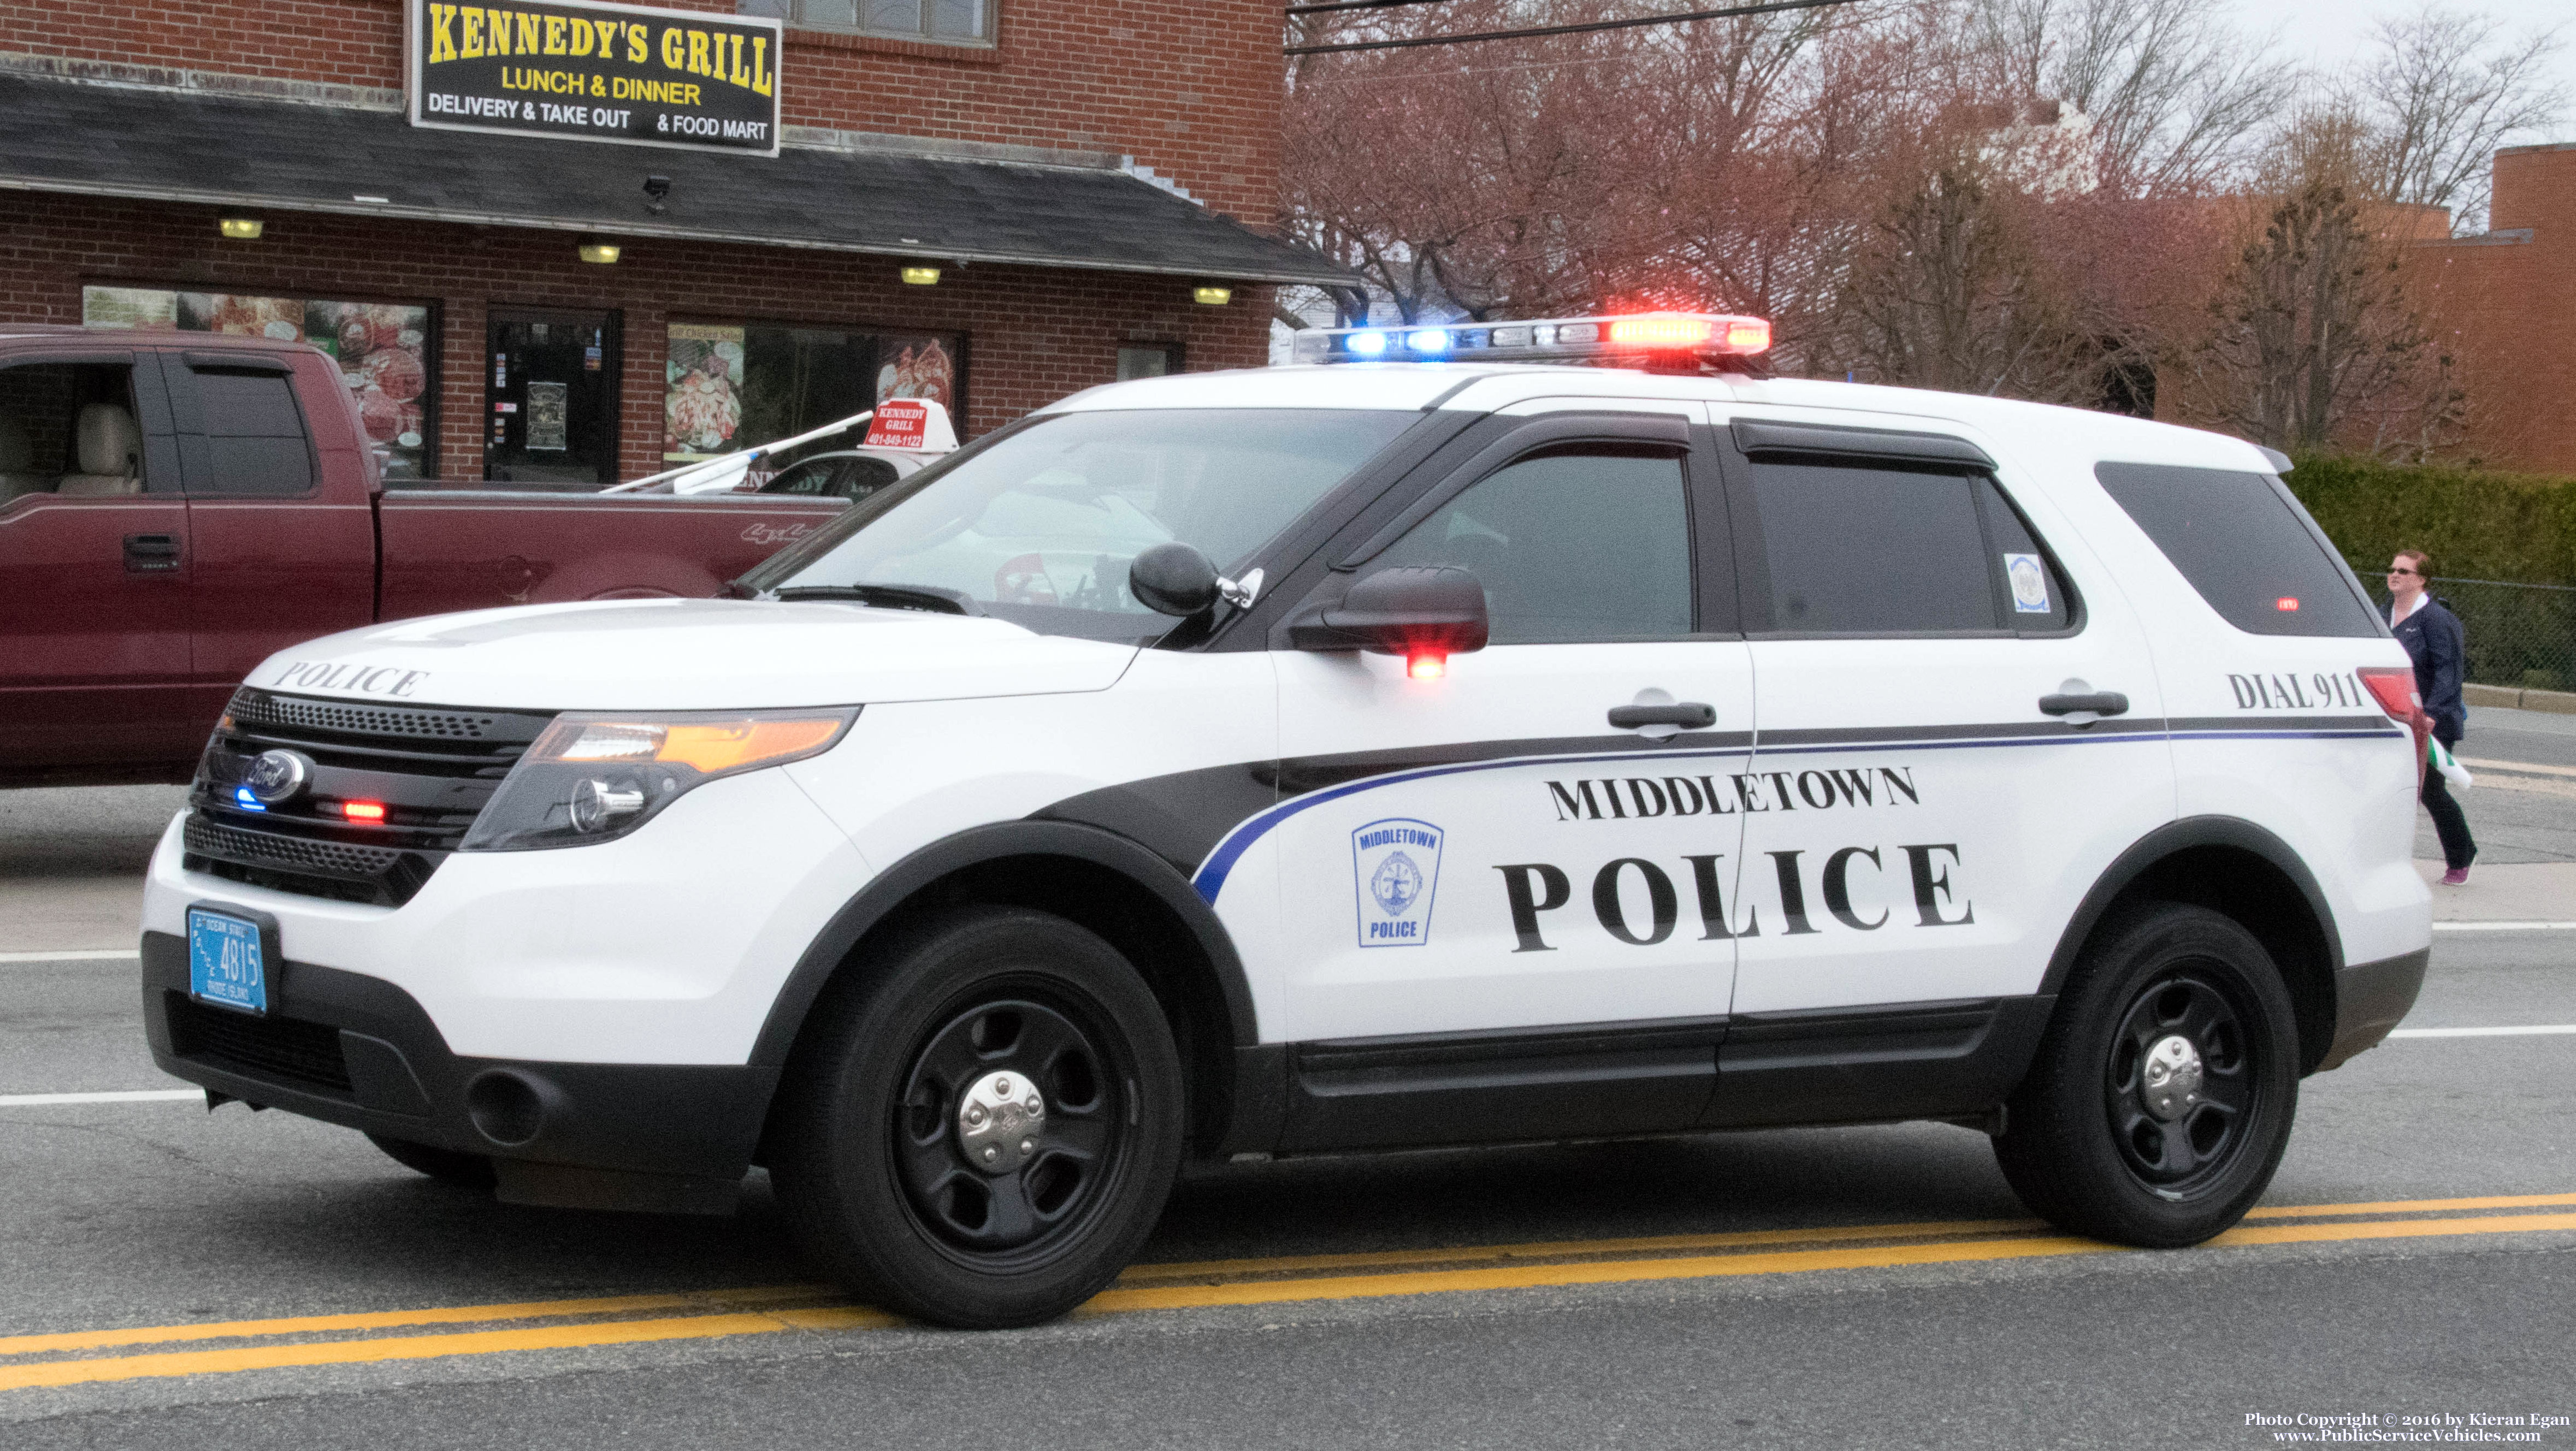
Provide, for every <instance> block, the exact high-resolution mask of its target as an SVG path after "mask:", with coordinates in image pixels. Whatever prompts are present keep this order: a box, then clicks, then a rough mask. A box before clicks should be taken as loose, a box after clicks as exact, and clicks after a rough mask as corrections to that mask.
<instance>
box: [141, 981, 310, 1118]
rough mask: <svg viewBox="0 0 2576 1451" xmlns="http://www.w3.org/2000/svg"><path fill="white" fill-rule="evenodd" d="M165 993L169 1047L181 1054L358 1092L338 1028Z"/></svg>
mask: <svg viewBox="0 0 2576 1451" xmlns="http://www.w3.org/2000/svg"><path fill="white" fill-rule="evenodd" d="M164 996H165V999H166V1001H167V1002H168V1005H169V1009H170V1051H171V1052H172V1053H175V1054H177V1055H178V1056H179V1057H181V1058H185V1059H188V1060H190V1061H191V1062H196V1063H203V1064H206V1065H207V1066H209V1067H213V1068H221V1069H224V1070H226V1071H228V1072H232V1073H238V1074H240V1075H242V1076H243V1077H245V1078H260V1079H266V1080H268V1081H270V1082H283V1083H287V1084H292V1085H293V1086H295V1087H297V1088H302V1089H308V1090H309V1089H319V1090H321V1091H323V1092H325V1093H341V1094H346V1093H354V1092H355V1090H354V1089H353V1088H351V1086H350V1084H349V1061H348V1059H347V1058H346V1057H344V1056H343V1055H342V1054H341V1052H340V1030H339V1029H337V1028H334V1027H331V1026H329V1025H328V1024H324V1023H306V1022H300V1021H298V1020H296V1019H294V1018H262V1017H253V1016H251V1015H250V1014H248V1013H237V1012H232V1011H230V1010H228V1009H225V1008H210V1007H207V1006H206V1005H205V1004H203V1003H200V1002H197V1001H196V1000H194V999H192V998H190V997H189V996H188V995H187V994H185V993H176V992H174V993H168V994H165V995H164Z"/></svg>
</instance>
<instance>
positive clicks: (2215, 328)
mask: <svg viewBox="0 0 2576 1451" xmlns="http://www.w3.org/2000/svg"><path fill="white" fill-rule="evenodd" d="M2374 155H2375V141H2374V137H2373V132H2372V128H2371V126H2370V124H2369V122H2368V121H2367V120H2366V119H2364V118H2363V117H2361V116H2360V115H2358V114H2356V113H2355V112H2354V111H2353V110H2351V109H2350V108H2348V107H2340V106H2329V107H2323V108H2319V109H2316V110H2313V111H2310V112H2308V113H2307V114H2305V115H2304V116H2302V117H2300V118H2299V119H2298V120H2297V121H2296V122H2295V123H2294V124H2293V125H2292V126H2291V127H2289V128H2288V129H2287V130H2286V131H2285V132H2284V133H2283V135H2282V137H2281V139H2280V141H2279V142H2278V144H2277V147H2276V153H2275V156H2274V159H2273V164H2272V166H2271V168H2270V170H2269V175H2268V177H2267V185H2266V187H2265V189H2264V195H2263V196H2262V197H2261V198H2259V199H2250V207H2249V211H2248V214H2247V231H2248V232H2249V233H2250V235H2248V236H2247V237H2246V238H2245V240H2244V241H2243V243H2242V245H2241V246H2240V248H2239V249H2238V251H2237V254H2236V258H2235V262H2234V265H2233V266H2232V267H2231V268H2230V269H2229V271H2228V273H2227V275H2226V277H2225V279H2224V281H2223V282H2222V284H2221V286H2220V288H2219V290H2218V293H2217V295H2216V296H2215V297H2214V298H2213V299H2212V301H2211V303H2210V313H2211V322H2212V327H2211V329H2210V332H2209V334H2208V336H2207V338H2206V339H2205V340H2204V341H2203V343H2202V345H2201V347H2200V348H2199V350H2198V352H2197V356H2196V361H2197V363H2198V364H2199V365H2200V372H2201V378H2202V382H2203V388H2202V392H2203V394H2204V395H2205V396H2206V398H2207V399H2208V400H2209V401H2210V403H2211V404H2213V405H2214V406H2215V408H2216V410H2217V411H2218V412H2219V413H2220V414H2221V415H2222V416H2223V418H2224V421H2226V422H2227V423H2229V424H2232V425H2233V426H2234V427H2236V428H2238V429H2240V430H2242V431H2243V432H2245V433H2246V434H2248V435H2250V436H2251V437H2253V438H2254V439H2256V440H2258V441H2260V442H2263V443H2268V444H2271V445H2273V446H2274V447H2276V448H2284V449H2291V448H2317V447H2321V446H2325V445H2329V444H2336V443H2343V444H2350V443H2354V442H2357V441H2359V440H2358V439H2356V438H2355V437H2354V436H2353V435H2354V433H2355V430H2356V429H2357V428H2365V429H2367V431H2369V432H2371V433H2372V434H2373V435H2374V437H2373V438H2372V439H2371V442H2372V443H2373V444H2374V445H2378V446H2381V447H2387V446H2390V445H2392V444H2398V443H2401V442H2411V445H2412V446H2411V447H2408V448H2407V451H2409V452H2418V453H2420V452H2423V451H2427V450H2429V449H2430V448H2431V447H2434V446H2437V444H2438V442H2439V435H2440V434H2441V432H2442V431H2443V427H2444V424H2445V422H2446V420H2450V419H2454V418H2456V416H2457V413H2458V409H2459V406H2460V404H2461V402H2462V400H2461V398H2460V395H2459V393H2458V391H2457V389H2456V387H2455V386H2454V384H2453V380H2452V376H2451V370H2450V368H2449V366H2448V365H2449V360H2448V359H2446V358H2442V357H2440V356H2438V355H2437V354H2435V352H2434V351H2433V348H2432V345H2431V339H2430V338H2429V336H2428V335H2427V333H2426V331H2425V329H2424V326H2423V324H2422V321H2421V319H2420V318H2419V317H2418V315H2417V312H2416V310H2415V307H2414V305H2413V302H2412V299H2410V298H2409V297H2408V296H2407V295H2406V294H2405V291H2404V288H2403V286H2402V285H2401V282H2402V276H2403V273H2402V263H2401V257H2402V249H2403V247H2404V246H2405V245H2406V242H2407V240H2408V237H2407V234H2406V231H2405V229H2404V228H2403V226H2402V225H2401V223H2402V221H2403V220H2404V219H2403V218H2402V217H2400V216H2398V215H2396V214H2394V213H2393V212H2392V211H2391V209H2390V208H2389V206H2388V205H2387V204H2386V203H2384V202H2379V201H2377V200H2375V199H2373V198H2372V197H2371V196H2370V194H2369V192H2368V191H2367V190H2366V186H2365V182H2366V178H2367V177H2368V175H2369V173H2370V171H2371V168H2372V166H2373V163H2374Z"/></svg>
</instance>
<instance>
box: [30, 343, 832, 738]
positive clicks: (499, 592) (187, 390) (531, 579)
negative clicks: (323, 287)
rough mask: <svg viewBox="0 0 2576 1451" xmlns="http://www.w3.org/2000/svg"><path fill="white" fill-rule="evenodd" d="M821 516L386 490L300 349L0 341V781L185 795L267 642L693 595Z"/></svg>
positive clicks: (669, 503)
mask: <svg viewBox="0 0 2576 1451" xmlns="http://www.w3.org/2000/svg"><path fill="white" fill-rule="evenodd" d="M844 507H845V504H844V501H842V500H840V499H836V498H828V497H824V498H818V497H797V496H764V495H758V494H715V495H709V496H705V497H696V498H691V497H674V496H671V495H668V494H663V495H646V494H628V495H600V494H565V493H560V492H551V491H549V492H534V491H519V490H511V489H509V488H507V487H495V486H492V485H487V484H482V483H480V482H476V483H458V482H439V483H423V484H417V485H405V486H404V487H402V488H393V489H389V488H387V487H386V486H385V484H384V480H383V478H382V476H381V472H380V469H379V466H378V464H377V460H376V456H375V454H374V453H373V452H372V451H371V450H370V448H369V447H368V440H367V435H366V432H365V430H364V429H363V427H362V426H361V423H360V420H359V416H358V409H357V404H356V402H355V400H354V399H353V397H352V395H351V394H350V392H349V389H348V388H347V386H346V385H345V384H344V383H343V381H342V379H341V375H340V371H339V369H338V368H337V367H336V366H335V365H334V364H333V362H332V360H331V359H330V358H329V357H328V356H327V355H325V354H324V353H322V352H321V351H320V350H319V349H316V348H313V347H310V346H307V345H305V344H302V343H284V342H273V341H270V340H268V339H265V338H253V337H235V336H228V335H211V334H206V333H177V332H113V333H111V332H99V331H94V330H87V329H82V328H70V327H36V326H13V325H6V324H0V600H5V601H6V603H5V604H0V786H24V785H38V784H76V783H106V782H120V781H184V780H186V779H188V776H189V773H190V772H191V771H192V770H193V769H194V768H195V765H196V761H197V756H198V754H199V752H200V751H202V750H203V749H204V746H205V743H206V737H207V734H208V733H209V732H210V731H211V730H212V729H213V727H214V724H215V721H216V718H217V717H218V716H220V715H221V714H222V713H223V706H224V702H225V700H226V699H228V698H229V697H230V696H231V694H232V690H233V687H234V686H235V685H237V684H239V683H240V681H241V679H242V676H243V674H244V673H245V672H247V671H248V670H249V669H250V668H251V667H252V666H254V665H256V664H258V663H259V662H260V660H261V659H263V658H265V657H266V656H267V655H268V654H269V653H270V652H272V651H274V650H277V649H279V648H281V647H283V646H286V645H290V644H293V643H295V642H297V641H300V640H307V639H311V638H312V637H314V636H317V635H327V634H331V633H333V632H335V631H338V630H346V629H351V628H354V627H356V626H359V625H365V624H369V623H372V622H374V621H378V620H393V619H401V618H404V617H406V616H411V615H428V614H437V613H441V612H444V611H448V610H470V609H480V608H483V607H485V606H490V605H510V604H532V603H545V602H550V601H560V600H588V599H618V598H631V597H635V596H644V595H680V596H696V597H705V596H709V595H713V594H716V593H718V592H719V591H720V590H721V589H722V588H723V586H724V582H725V581H726V580H729V579H731V578H733V577H734V576H735V575H737V574H740V573H742V572H743V571H744V570H746V569H749V568H750V567H751V566H752V565H754V564H756V563H758V562H760V561H761V560H762V559H764V558H766V557H767V556H769V555H771V554H773V553H775V552H777V550H778V549H779V548H780V547H781V546H783V545H785V544H786V543H788V542H789V541H790V540H793V539H795V538H797V537H798V536H799V535H802V534H803V533H805V531H807V530H808V529H811V528H813V527H814V526H815V525H817V524H819V523H821V522H823V521H824V520H826V519H829V518H830V517H832V515H833V514H835V513H837V512H839V511H840V510H841V509H842V508H844Z"/></svg>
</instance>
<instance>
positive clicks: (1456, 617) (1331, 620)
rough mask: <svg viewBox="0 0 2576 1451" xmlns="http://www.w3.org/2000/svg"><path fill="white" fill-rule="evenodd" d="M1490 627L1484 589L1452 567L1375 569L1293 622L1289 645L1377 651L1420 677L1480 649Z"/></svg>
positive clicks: (1442, 669) (1436, 673) (1442, 671)
mask: <svg viewBox="0 0 2576 1451" xmlns="http://www.w3.org/2000/svg"><path fill="white" fill-rule="evenodd" d="M1490 633H1491V629H1490V621H1489V620H1488V618H1487V616H1486V613H1485V587H1484V585H1483V584H1481V583H1479V582H1478V581H1477V579H1476V576H1475V575H1473V574H1471V573H1469V572H1468V571H1466V570H1463V569H1460V568H1458V567H1457V566H1456V565H1450V564H1444V565H1432V566H1427V567H1417V566H1406V567H1402V568H1397V569H1381V570H1379V571H1378V572H1377V573H1375V574H1372V575H1370V576H1368V577H1367V578H1366V579H1363V580H1361V581H1360V582H1359V583H1357V584H1354V585H1352V586H1351V588H1350V592H1349V593H1347V594H1345V595H1343V596H1342V598H1341V600H1340V601H1339V602H1338V603H1334V604H1325V605H1317V606H1315V607H1313V608H1311V609H1309V610H1307V611H1306V612H1305V613H1304V614H1302V615H1300V616H1298V617H1297V618H1296V619H1295V620H1293V621H1291V622H1290V623H1289V626H1288V643H1290V644H1292V645H1294V646H1296V647H1297V648H1298V649H1300V650H1377V651H1382V652H1385V653H1387V654H1393V655H1401V656H1403V657H1404V658H1405V665H1406V673H1408V674H1410V675H1412V676H1413V677H1414V678H1416V679H1418V680H1427V679H1433V678H1436V677H1438V676H1440V675H1442V674H1445V673H1446V672H1447V669H1448V660H1449V657H1450V656H1452V655H1463V654H1467V653H1469V652H1471V651H1476V650H1482V649H1484V648H1485V640H1486V637H1487V636H1488V635H1489V634H1490Z"/></svg>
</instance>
